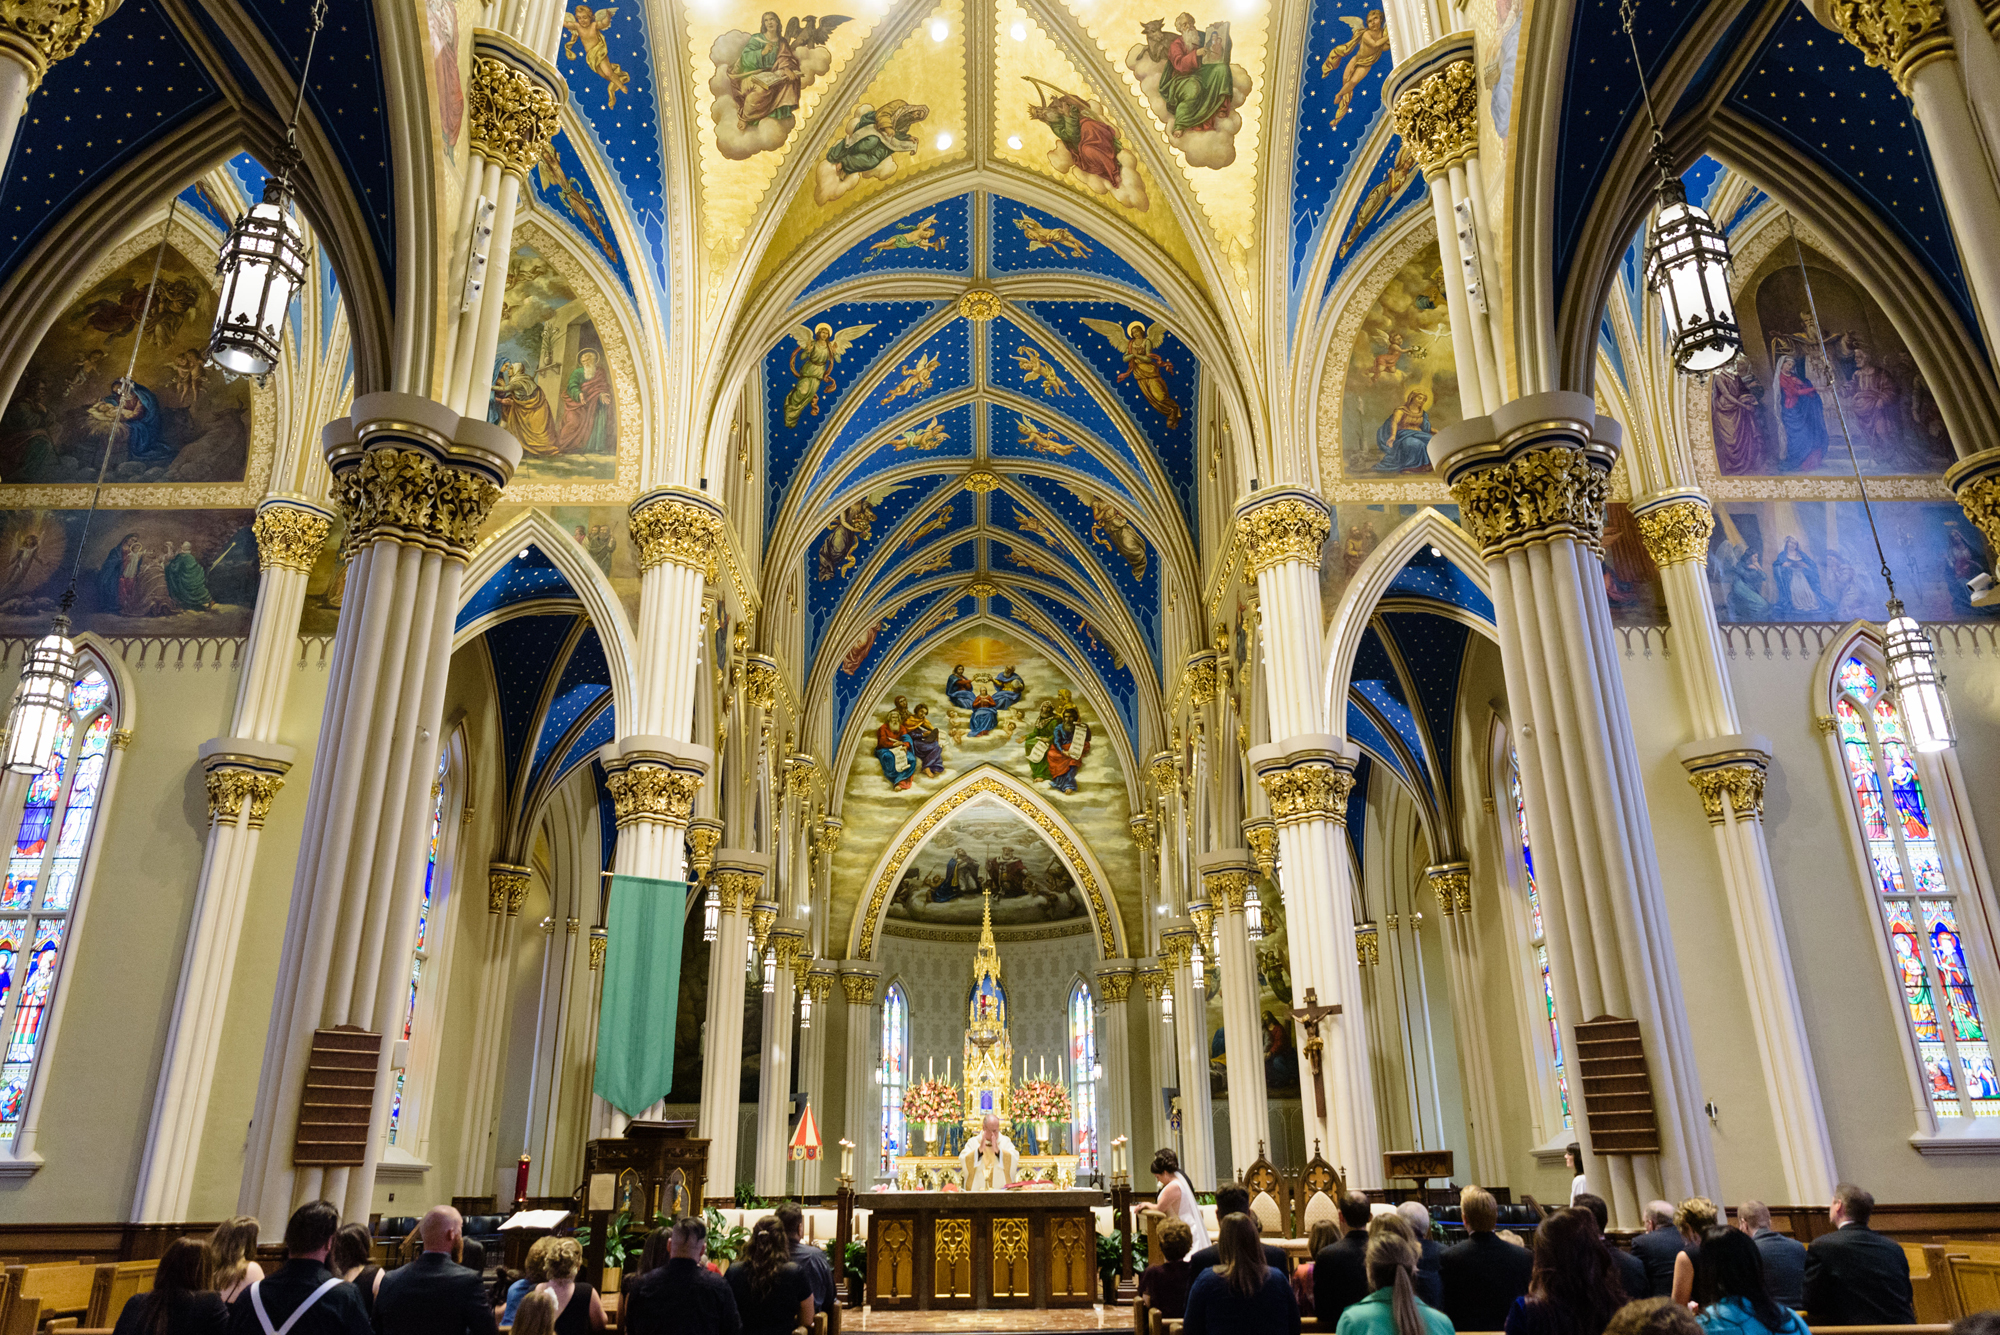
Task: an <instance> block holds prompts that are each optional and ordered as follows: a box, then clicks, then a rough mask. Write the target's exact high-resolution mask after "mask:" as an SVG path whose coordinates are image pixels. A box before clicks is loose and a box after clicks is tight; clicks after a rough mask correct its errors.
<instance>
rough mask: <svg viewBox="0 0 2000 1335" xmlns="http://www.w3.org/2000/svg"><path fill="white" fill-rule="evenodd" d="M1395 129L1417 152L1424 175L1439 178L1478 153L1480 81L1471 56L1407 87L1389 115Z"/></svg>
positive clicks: (1434, 178)
mask: <svg viewBox="0 0 2000 1335" xmlns="http://www.w3.org/2000/svg"><path fill="white" fill-rule="evenodd" d="M1390 114H1391V115H1393V116H1394V117H1395V121H1396V133H1397V134H1399V135H1401V136H1402V137H1403V142H1404V143H1406V144H1408V145H1409V146H1410V147H1411V148H1412V149H1414V150H1415V151H1416V155H1417V161H1418V163H1420V164H1421V165H1422V166H1423V169H1424V175H1425V176H1426V177H1427V178H1429V179H1431V180H1436V179H1437V177H1438V176H1439V175H1440V174H1442V173H1444V172H1447V171H1450V170H1451V169H1452V168H1453V167H1456V166H1457V165H1458V164H1460V163H1461V162H1464V161H1465V160H1466V159H1467V158H1469V157H1472V156H1474V155H1475V154H1477V153H1478V152H1479V79H1478V76H1477V75H1476V74H1475V73H1474V72H1473V68H1472V62H1471V61H1470V60H1454V61H1452V62H1451V64H1449V65H1446V66H1445V67H1444V68H1443V69H1441V70H1438V71H1437V72H1435V73H1433V74H1428V75H1425V76H1424V77H1423V78H1422V79H1419V80H1418V81H1417V82H1416V83H1414V84H1412V85H1410V87H1409V88H1407V89H1405V90H1404V91H1403V95H1402V96H1401V97H1399V98H1397V99H1396V105H1395V107H1394V108H1393V110H1392V111H1391V113H1390Z"/></svg>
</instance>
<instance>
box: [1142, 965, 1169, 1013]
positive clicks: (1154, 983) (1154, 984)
mask: <svg viewBox="0 0 2000 1335" xmlns="http://www.w3.org/2000/svg"><path fill="white" fill-rule="evenodd" d="M1136 977H1137V979H1138V983H1139V986H1140V987H1142V988H1144V989H1145V992H1146V1000H1148V1001H1150V1002H1152V1003H1153V1004H1154V1005H1158V1004H1159V1001H1160V997H1161V996H1162V994H1164V993H1165V992H1166V990H1167V988H1168V986H1169V983H1168V980H1167V970H1166V968H1165V966H1164V965H1163V964H1149V965H1147V966H1146V967H1145V968H1143V969H1140V970H1139V971H1138V972H1137V975H1136Z"/></svg>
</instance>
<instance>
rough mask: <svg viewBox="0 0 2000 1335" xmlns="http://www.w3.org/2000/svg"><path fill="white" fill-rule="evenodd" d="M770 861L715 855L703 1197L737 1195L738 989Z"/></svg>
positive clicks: (743, 854) (737, 852)
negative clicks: (717, 909)
mask: <svg viewBox="0 0 2000 1335" xmlns="http://www.w3.org/2000/svg"><path fill="white" fill-rule="evenodd" d="M769 869H770V860H769V859H768V858H767V857H765V855H764V854H762V853H756V852H751V851H749V850H747V849H740V848H725V849H720V850H718V851H717V853H716V855H715V873H714V879H715V893H716V897H717V899H718V900H719V901H720V904H721V911H720V913H719V914H718V916H717V921H716V930H715V944H714V946H713V948H712V949H711V951H710V953H709V957H708V1023H707V1026H706V1029H705V1033H706V1038H704V1040H703V1042H702V1049H701V1051H702V1081H701V1109H700V1111H699V1112H698V1113H697V1114H696V1117H697V1121H696V1126H695V1134H696V1135H698V1136H702V1137H704V1138H706V1139H707V1141H708V1192H709V1195H711V1196H729V1195H731V1194H733V1193H734V1192H735V1190H736V1122H737V1117H738V1115H739V1112H740V1103H741V1099H742V1084H743V989H744V987H745V986H746V985H747V980H748V978H749V974H748V973H747V971H746V968H745V966H746V963H747V961H748V957H749V952H750V934H751V919H752V916H753V915H754V914H755V912H756V903H757V892H758V890H759V888H760V887H761V886H762V885H763V883H764V876H765V873H766V872H767V871H768V870H769Z"/></svg>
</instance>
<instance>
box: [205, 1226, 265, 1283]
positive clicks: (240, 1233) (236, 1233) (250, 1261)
mask: <svg viewBox="0 0 2000 1335" xmlns="http://www.w3.org/2000/svg"><path fill="white" fill-rule="evenodd" d="M258 1231H259V1230H258V1224H257V1221H256V1220H255V1219H252V1218H251V1217H250V1216H249V1215H237V1216H236V1217H235V1218H234V1219H225V1220H223V1221H222V1222H221V1223H219V1224H217V1225H216V1226H215V1232H213V1233H211V1234H209V1235H208V1264H209V1282H210V1283H212V1284H213V1285H214V1286H215V1291H216V1292H217V1293H219V1294H221V1295H222V1301H223V1302H225V1303H233V1302H235V1301H236V1299H237V1298H238V1297H239V1296H241V1295H242V1293H243V1291H244V1290H245V1289H247V1288H249V1287H250V1286H251V1285H252V1284H255V1283H256V1282H257V1281H258V1280H260V1279H262V1278H264V1267H263V1266H260V1265H258V1264H257V1261H256V1256H257V1233H258Z"/></svg>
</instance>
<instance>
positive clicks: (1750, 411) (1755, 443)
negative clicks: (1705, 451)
mask: <svg viewBox="0 0 2000 1335" xmlns="http://www.w3.org/2000/svg"><path fill="white" fill-rule="evenodd" d="M1708 419H1709V422H1710V423H1711V425H1712V427H1713V430H1714V435H1715V460H1716V463H1717V464H1718V465H1719V466H1720V467H1721V469H1722V471H1723V472H1725V473H1757V472H1762V471H1763V470H1764V469H1765V468H1766V467H1767V464H1766V462H1765V460H1766V457H1767V454H1768V451H1769V449H1770V446H1769V444H1768V442H1766V440H1765V439H1764V391H1763V387H1762V386H1760V385H1759V384H1758V383H1757V373H1756V372H1755V371H1753V370H1751V369H1750V359H1749V358H1748V357H1746V356H1744V355H1743V354H1742V353H1738V354H1737V355H1736V360H1734V361H1732V362H1730V363H1729V365H1727V366H1725V367H1723V368H1722V369H1721V370H1719V371H1715V372H1712V373H1711V374H1710V375H1709V377H1708Z"/></svg>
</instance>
